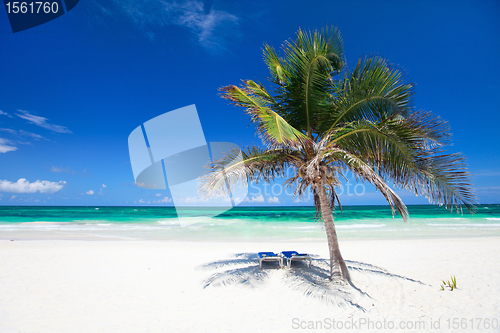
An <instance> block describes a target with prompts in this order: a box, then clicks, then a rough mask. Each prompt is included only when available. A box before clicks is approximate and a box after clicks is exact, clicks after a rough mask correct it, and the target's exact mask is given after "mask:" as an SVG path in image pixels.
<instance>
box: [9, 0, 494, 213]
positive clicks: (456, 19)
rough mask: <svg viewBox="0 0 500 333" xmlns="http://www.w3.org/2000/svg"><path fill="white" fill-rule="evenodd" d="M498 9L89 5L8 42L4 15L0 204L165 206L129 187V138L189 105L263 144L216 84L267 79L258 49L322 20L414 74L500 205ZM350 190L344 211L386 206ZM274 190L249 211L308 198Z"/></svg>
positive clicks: (386, 4) (159, 197) (480, 184)
mask: <svg viewBox="0 0 500 333" xmlns="http://www.w3.org/2000/svg"><path fill="white" fill-rule="evenodd" d="M498 13H500V2H498V1H495V0H482V1H473V0H471V1H425V0H424V1H422V0H418V1H375V0H373V1H360V0H355V1H352V0H349V1H324V2H320V1H318V2H310V1H252V2H248V1H245V2H236V1H217V0H215V1H206V2H202V1H195V0H188V1H162V2H160V1H153V0H147V1H131V0H120V1H118V0H116V1H113V0H111V1H97V0H88V1H86V0H81V1H80V3H79V4H78V5H77V6H76V7H75V8H74V9H73V10H72V11H70V12H68V13H67V14H65V15H63V16H61V17H59V18H58V19H55V20H53V21H50V22H48V23H46V24H43V25H41V26H38V27H35V28H33V29H29V30H26V31H22V32H19V33H15V34H13V33H12V32H11V30H10V26H9V23H8V20H7V15H6V12H5V9H3V8H1V9H0V49H1V50H2V51H1V52H0V77H1V83H0V84H1V86H0V110H1V111H0V205H142V204H146V205H147V204H151V205H153V204H154V205H171V202H169V200H170V198H171V195H170V191H169V190H161V191H159V190H146V189H142V188H139V187H137V186H135V185H134V177H133V173H132V169H131V165H130V160H129V155H128V146H127V144H128V143H127V138H128V135H129V134H130V133H131V131H132V130H134V129H135V128H136V127H137V126H139V125H140V124H142V123H144V122H145V121H147V120H149V119H151V118H154V117H156V116H158V115H160V114H163V113H165V112H167V111H170V110H174V109H178V108H181V107H183V106H187V105H191V104H195V105H196V107H197V110H198V113H199V117H200V120H201V124H202V126H203V130H204V134H205V138H206V140H207V141H209V142H216V141H228V142H234V143H237V144H240V145H251V144H253V143H256V144H260V140H259V138H258V137H256V136H255V132H254V129H253V127H251V126H248V125H249V120H248V117H247V116H246V115H244V114H243V112H242V110H241V109H238V108H235V107H233V106H231V105H228V103H227V101H225V100H223V99H221V98H220V97H219V96H218V90H217V89H218V88H219V87H221V86H224V85H229V84H239V82H240V80H241V79H254V80H259V81H262V82H265V80H266V78H267V77H268V72H267V69H266V67H265V65H264V63H263V61H262V45H263V43H269V44H271V45H273V46H275V47H276V48H278V47H279V46H280V45H281V43H282V42H283V41H284V40H286V39H289V38H292V37H294V35H295V32H296V31H297V29H298V28H299V27H301V28H302V29H306V30H307V29H315V28H322V27H324V26H325V25H327V24H328V25H335V26H337V27H339V28H340V30H341V33H342V36H343V39H344V48H345V54H346V57H347V61H348V63H349V64H353V63H355V62H356V61H357V59H358V58H359V57H360V56H365V55H372V54H377V55H381V56H383V57H385V58H387V59H389V60H390V61H391V62H392V63H394V64H397V65H399V66H401V67H402V68H403V69H404V70H405V71H406V72H407V75H408V79H409V81H412V82H416V83H417V86H416V95H415V107H416V108H417V109H426V110H431V111H433V112H434V113H436V114H438V115H440V116H442V117H443V118H444V119H446V120H448V121H449V123H450V125H451V129H452V132H453V134H454V140H453V142H454V145H453V147H451V150H452V151H454V152H459V151H460V152H463V153H464V154H465V155H466V156H467V157H468V161H469V165H470V170H471V171H472V173H473V176H474V177H473V180H474V184H475V189H476V192H477V194H478V197H479V201H480V202H481V203H499V202H500V200H499V199H500V167H499V165H500V149H499V148H498V144H499V142H500V140H499V139H498V126H499V123H500V109H499V106H498V105H499V104H497V103H498V96H500V84H499V83H498V77H499V76H500V75H499V74H500V62H498V60H497V58H498V54H500V37H499V36H500V20H499V19H498ZM178 140H182V137H179V138H178ZM174 141H175V140H174ZM172 144H175V142H172ZM354 185H355V184H351V185H349V189H350V194H351V195H349V193H347V192H348V191H347V187H346V189H345V193H344V194H342V195H341V199H342V201H343V203H344V204H384V199H383V198H382V196H381V195H380V194H379V193H374V191H373V189H371V188H370V187H368V186H366V187H365V188H364V190H363V191H364V195H355V193H354V192H355V191H354ZM274 190H275V191H274V192H273V191H272V188H271V187H270V186H267V187H264V186H259V187H253V186H252V187H251V188H250V201H251V202H250V203H247V204H264V205H294V204H299V205H304V204H310V201H305V202H298V203H297V202H295V201H294V199H293V198H292V197H290V196H288V195H286V194H284V193H280V191H279V190H278V187H275V188H274ZM361 191H362V188H361V187H358V188H357V193H361ZM398 193H400V195H401V196H402V198H403V199H404V201H405V202H406V203H407V204H416V203H426V200H425V199H423V198H420V197H418V198H417V197H415V196H413V195H411V194H409V193H404V192H398ZM261 195H262V196H261ZM252 198H253V200H252Z"/></svg>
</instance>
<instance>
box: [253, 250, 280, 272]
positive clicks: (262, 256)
mask: <svg viewBox="0 0 500 333" xmlns="http://www.w3.org/2000/svg"><path fill="white" fill-rule="evenodd" d="M263 261H279V264H280V268H281V267H282V266H283V257H281V256H280V255H278V254H276V253H274V252H259V266H260V268H261V269H262V262H263Z"/></svg>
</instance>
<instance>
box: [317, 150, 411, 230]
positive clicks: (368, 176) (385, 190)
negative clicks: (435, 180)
mask: <svg viewBox="0 0 500 333" xmlns="http://www.w3.org/2000/svg"><path fill="white" fill-rule="evenodd" d="M324 156H325V158H326V162H327V163H328V162H331V161H335V162H336V163H338V162H342V164H343V165H344V166H345V167H346V168H347V169H348V170H350V171H351V172H352V173H353V175H354V176H355V177H356V179H358V180H363V181H367V182H369V183H370V184H372V185H373V186H375V187H376V188H377V189H378V190H379V191H380V192H381V193H382V195H383V196H384V197H385V199H386V200H387V202H388V203H389V205H390V207H391V210H392V214H393V215H394V214H395V212H396V210H397V211H398V212H399V214H400V215H401V217H402V218H403V220H404V221H405V222H406V221H408V216H409V215H408V209H407V208H406V206H405V204H404V203H403V201H402V200H401V198H400V197H399V196H398V195H397V194H396V192H394V190H393V189H392V188H391V187H390V186H389V185H388V184H387V183H386V182H385V181H384V180H383V179H382V177H380V176H379V174H378V173H377V172H376V171H375V170H373V169H372V168H371V167H370V166H369V165H368V164H367V163H365V162H364V161H363V160H362V159H360V158H359V157H357V156H355V155H353V154H351V153H349V152H347V151H345V150H342V149H338V148H336V149H330V150H329V152H328V153H327V154H325V155H324ZM314 163H315V161H312V162H311V166H313V165H314Z"/></svg>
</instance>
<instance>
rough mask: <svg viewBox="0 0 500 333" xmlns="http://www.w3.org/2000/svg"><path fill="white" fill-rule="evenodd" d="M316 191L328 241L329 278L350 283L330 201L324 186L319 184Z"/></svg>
mask: <svg viewBox="0 0 500 333" xmlns="http://www.w3.org/2000/svg"><path fill="white" fill-rule="evenodd" d="M322 182H323V181H322ZM322 182H321V183H322ZM317 189H318V196H319V202H320V207H321V214H322V216H323V221H324V223H325V229H326V237H327V239H328V249H329V250H330V278H332V279H333V277H334V275H339V276H340V278H341V279H342V280H344V281H350V280H351V277H350V276H349V271H348V269H347V266H346V264H345V262H344V258H342V254H340V247H339V242H338V240H337V232H336V231H335V225H334V224H333V214H332V207H331V206H330V200H328V195H327V194H326V190H325V186H324V185H323V184H321V185H320V186H318V187H317ZM334 268H335V270H334Z"/></svg>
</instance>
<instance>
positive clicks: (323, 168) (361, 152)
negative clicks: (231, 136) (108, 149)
mask: <svg viewBox="0 0 500 333" xmlns="http://www.w3.org/2000/svg"><path fill="white" fill-rule="evenodd" d="M282 49H283V53H284V55H283V57H280V56H278V55H277V53H276V51H275V49H274V48H273V47H271V46H269V45H265V46H264V60H265V63H266V65H267V66H268V67H269V70H270V73H271V77H270V78H269V80H270V81H271V83H272V85H273V90H272V93H270V92H268V90H267V89H266V88H265V87H264V86H263V85H262V84H260V83H256V82H254V81H252V80H247V81H243V84H242V85H241V86H240V87H237V86H234V85H232V86H226V87H222V88H221V91H222V94H221V95H222V97H223V98H226V99H228V100H229V101H231V102H232V103H233V104H235V105H237V106H240V107H243V108H244V110H245V111H246V113H248V114H249V115H250V119H251V122H252V123H253V124H254V125H255V127H256V129H257V131H258V133H259V134H260V136H261V138H262V140H263V142H264V143H265V145H266V147H265V148H261V147H256V146H253V147H247V148H245V149H243V151H242V153H241V154H242V155H241V156H242V160H240V161H238V162H234V161H236V160H237V159H236V157H237V154H238V152H236V151H231V152H229V153H228V154H227V155H226V156H225V157H224V158H222V159H220V160H218V161H216V162H214V163H213V164H212V167H213V169H212V172H211V173H209V174H207V175H206V176H205V177H204V179H203V183H202V186H201V187H200V189H201V192H203V193H205V194H206V195H208V196H209V197H213V196H220V195H227V194H228V193H229V192H230V189H231V187H232V186H234V185H235V184H239V185H245V184H248V182H251V181H256V182H258V181H265V182H272V181H274V180H275V179H276V178H279V177H283V176H285V173H286V171H287V169H290V168H291V170H293V171H294V173H293V174H294V176H293V177H291V178H290V179H288V180H287V181H286V183H285V184H286V186H287V187H292V188H293V189H294V190H295V193H294V195H296V196H298V197H299V198H300V197H302V196H303V195H304V193H306V191H308V190H311V191H312V194H313V197H314V203H315V206H316V217H317V218H319V217H321V218H322V219H323V222H324V226H325V230H326V235H327V239H328V247H329V252H330V276H331V278H335V277H336V278H339V279H340V280H341V281H345V282H346V281H350V277H349V271H348V269H347V266H346V264H345V261H344V259H343V258H342V255H341V253H340V249H339V244H338V240H337V234H336V231H335V225H334V220H333V215H332V209H334V208H335V203H336V202H337V203H338V204H339V206H340V201H339V198H338V195H337V189H338V187H340V186H341V178H345V174H346V172H348V171H349V172H352V173H353V174H354V176H355V177H356V180H360V181H364V182H368V183H370V184H372V185H374V186H375V187H376V189H377V190H378V191H380V192H381V193H382V195H383V196H384V197H385V199H386V200H387V201H388V203H389V205H390V207H391V210H392V213H393V215H394V214H395V210H397V211H398V212H399V214H400V215H401V216H402V218H403V220H404V221H405V222H406V221H407V219H408V211H407V208H406V206H405V205H404V203H403V202H402V201H401V198H400V197H399V196H398V195H397V194H396V192H395V191H394V190H393V189H392V188H391V187H390V186H389V184H388V182H389V181H390V182H392V183H393V185H394V186H396V187H398V188H401V189H405V190H408V191H411V192H413V193H415V194H416V195H424V196H425V197H426V198H427V199H428V200H429V201H430V202H431V203H437V204H440V205H445V206H446V207H447V208H451V210H453V209H454V208H456V209H457V211H462V205H464V206H465V207H466V208H467V209H468V210H469V211H470V212H471V213H472V212H473V210H474V206H473V203H474V202H475V196H474V193H473V191H472V189H471V183H470V181H469V173H468V171H467V169H466V164H465V158H464V157H463V156H462V155H460V154H457V153H448V152H447V151H446V150H445V146H446V145H447V144H449V142H450V132H449V128H448V126H447V123H446V122H445V121H443V120H441V119H440V118H439V117H436V116H433V115H432V114H431V113H430V112H427V111H415V110H414V108H413V106H412V103H411V96H412V93H413V85H412V84H410V83H405V82H404V76H403V74H402V72H401V71H400V70H398V69H397V68H394V67H392V66H390V65H389V64H388V62H387V61H386V60H384V59H382V58H380V57H377V56H372V57H366V58H363V59H359V60H358V62H357V64H356V66H354V68H353V69H348V68H347V66H346V62H345V59H344V54H343V44H342V38H341V35H340V32H339V30H338V29H336V28H328V27H326V28H324V29H322V30H321V31H319V32H318V31H314V32H303V31H302V30H300V29H299V31H298V32H297V38H296V39H295V40H290V41H286V42H285V43H284V44H283V45H282ZM340 209H342V206H340Z"/></svg>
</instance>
